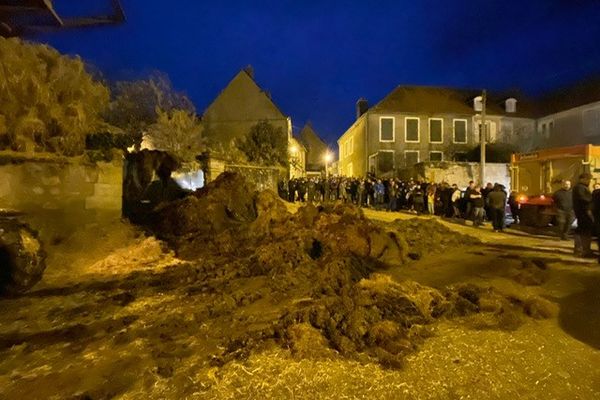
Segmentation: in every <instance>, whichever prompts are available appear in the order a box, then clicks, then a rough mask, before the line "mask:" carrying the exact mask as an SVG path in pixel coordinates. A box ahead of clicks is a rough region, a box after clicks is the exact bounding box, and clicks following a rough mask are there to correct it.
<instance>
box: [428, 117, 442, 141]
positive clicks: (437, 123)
mask: <svg viewBox="0 0 600 400" xmlns="http://www.w3.org/2000/svg"><path fill="white" fill-rule="evenodd" d="M443 126H444V124H443V121H442V120H441V119H437V118H431V119H430V120H429V143H442V142H443V136H442V130H443Z"/></svg>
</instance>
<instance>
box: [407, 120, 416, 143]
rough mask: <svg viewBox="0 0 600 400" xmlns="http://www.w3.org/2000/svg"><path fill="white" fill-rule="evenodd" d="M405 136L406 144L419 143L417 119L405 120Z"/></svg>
mask: <svg viewBox="0 0 600 400" xmlns="http://www.w3.org/2000/svg"><path fill="white" fill-rule="evenodd" d="M404 126H405V132H404V133H405V135H404V139H405V141H406V142H416V143H418V142H419V118H410V117H407V118H406V119H405V124H404Z"/></svg>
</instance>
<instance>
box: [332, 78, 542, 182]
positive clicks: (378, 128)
mask: <svg viewBox="0 0 600 400" xmlns="http://www.w3.org/2000/svg"><path fill="white" fill-rule="evenodd" d="M480 93H481V92H478V91H474V90H464V89H451V88H438V87H426V86H398V87H397V88H396V89H394V90H393V91H392V92H391V93H390V94H389V95H388V96H386V97H385V98H384V99H383V100H381V101H380V102H379V103H377V104H376V105H375V106H373V107H371V108H369V106H368V104H367V101H366V100H365V99H360V100H359V101H358V102H357V104H356V121H355V122H354V123H353V124H352V126H351V127H350V128H348V130H347V131H346V132H345V133H344V134H343V135H342V136H341V137H340V138H339V139H338V147H339V172H340V174H341V175H345V176H365V175H367V173H373V174H376V175H378V176H386V175H395V174H396V171H397V170H399V169H402V168H407V167H412V166H413V165H414V164H416V163H419V162H423V161H432V162H437V161H453V160H463V159H464V156H465V154H466V153H467V152H468V151H469V150H471V149H473V148H474V147H476V146H477V145H478V144H479V141H480V139H479V132H480V125H481V122H480V121H481V97H480ZM486 105H487V107H486V110H487V116H486V126H487V131H488V137H487V141H488V142H491V143H507V144H529V143H531V140H532V137H533V134H534V131H535V110H534V109H533V107H532V105H531V103H529V102H527V101H522V99H520V98H517V96H515V95H514V94H513V95H508V94H506V95H505V94H496V93H489V94H488V98H487V102H486Z"/></svg>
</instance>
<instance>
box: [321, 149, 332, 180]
mask: <svg viewBox="0 0 600 400" xmlns="http://www.w3.org/2000/svg"><path fill="white" fill-rule="evenodd" d="M323 159H324V160H325V178H329V163H330V162H331V161H332V160H333V154H331V153H330V152H329V150H327V152H325V155H324V156H323Z"/></svg>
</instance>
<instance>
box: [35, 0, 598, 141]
mask: <svg viewBox="0 0 600 400" xmlns="http://www.w3.org/2000/svg"><path fill="white" fill-rule="evenodd" d="M94 1H95V2H97V3H101V2H104V3H108V2H109V0H94ZM73 3H74V2H73V1H72V0H55V5H56V7H57V9H59V11H60V10H64V9H65V7H72V6H73ZM85 3H88V4H89V1H88V2H85ZM122 3H123V7H124V10H125V14H126V16H127V21H126V23H125V24H124V25H121V26H117V27H104V28H95V29H88V30H76V31H73V30H69V31H63V32H58V33H52V34H49V35H44V36H38V37H36V38H35V40H40V41H44V42H48V43H49V44H51V45H52V46H54V47H56V48H57V49H59V50H60V51H61V52H66V53H72V54H79V55H81V56H82V57H83V58H84V59H85V60H87V61H88V62H90V63H92V64H94V65H96V66H97V67H98V68H99V69H100V70H102V71H103V72H104V73H105V75H106V76H107V77H108V78H110V79H135V78H139V77H143V76H144V74H147V73H148V72H150V71H152V70H160V71H164V72H166V73H167V74H168V75H169V76H170V78H171V80H172V81H173V84H174V86H175V87H176V88H177V89H179V90H182V91H184V92H186V93H187V94H188V95H189V96H190V97H191V98H192V100H193V101H194V103H195V105H196V108H197V109H198V111H199V112H202V111H203V110H204V109H205V108H206V107H207V106H208V105H209V104H210V102H211V101H212V100H213V99H214V98H215V96H217V94H218V93H219V92H220V90H222V89H223V88H224V87H225V85H226V84H227V83H228V82H229V80H230V79H231V78H233V76H234V75H235V74H236V73H237V72H238V71H239V70H240V69H241V68H243V67H244V66H246V65H248V64H252V65H253V66H254V70H255V75H256V80H257V82H258V83H259V85H261V86H262V87H263V88H265V89H266V90H268V91H270V92H271V93H272V96H273V99H274V101H275V102H276V103H277V104H278V105H279V107H280V108H281V109H282V111H283V112H284V113H286V114H288V115H290V116H291V117H292V120H293V123H294V127H295V128H297V129H298V130H299V129H300V128H301V127H302V125H304V122H305V121H307V120H311V121H312V122H313V126H314V127H315V128H316V130H317V131H318V132H319V133H320V134H321V135H322V136H323V137H324V139H325V140H326V141H328V142H329V143H331V144H332V145H333V144H334V143H335V140H336V139H337V138H338V137H339V136H340V135H341V134H342V133H343V132H344V131H345V129H346V128H347V127H348V126H349V125H350V124H351V123H352V122H353V121H354V116H355V108H354V104H355V102H356V100H357V99H358V98H359V97H361V96H364V97H366V98H367V99H368V100H369V102H370V104H374V103H376V102H377V101H379V100H381V99H382V98H383V97H384V96H385V95H386V94H387V93H389V92H390V91H391V90H392V89H393V88H394V87H395V86H396V85H399V84H417V85H440V86H458V87H470V88H483V87H485V88H487V89H509V88H520V89H522V90H524V91H525V92H526V93H528V94H532V95H535V94H539V93H541V92H544V91H547V90H549V89H553V88H557V87H559V86H563V85H566V84H569V83H572V82H575V81H577V80H581V79H582V78H585V77H588V76H590V75H598V74H600V1H597V0H521V1H512V0H510V1H507V0H505V1H487V0H477V1H473V0H471V1H458V0H454V1H453V0H446V1H430V0H418V1H416V0H410V1H408V0H396V1H364V0H363V1H352V0H346V1H307V0H296V1H215V2H208V1H202V0H177V1H167V0H122ZM175 4H176V5H177V6H175ZM70 11H73V10H70Z"/></svg>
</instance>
